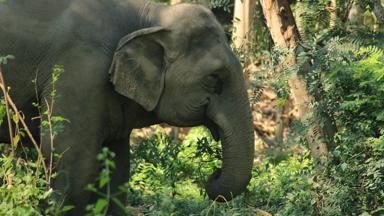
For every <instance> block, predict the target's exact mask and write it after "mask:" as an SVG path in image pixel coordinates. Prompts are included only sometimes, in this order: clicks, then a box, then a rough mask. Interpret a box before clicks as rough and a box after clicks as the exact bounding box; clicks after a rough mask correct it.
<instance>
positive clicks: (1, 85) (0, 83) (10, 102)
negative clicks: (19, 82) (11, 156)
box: [0, 67, 49, 181]
mask: <svg viewBox="0 0 384 216" xmlns="http://www.w3.org/2000/svg"><path fill="white" fill-rule="evenodd" d="M0 79H1V80H0V88H1V89H2V90H3V93H4V98H5V100H6V101H5V104H6V105H10V106H11V108H12V110H13V111H14V112H15V115H17V117H18V118H19V120H20V123H21V124H22V126H23V128H24V130H25V132H26V133H27V136H28V138H29V139H30V140H31V142H32V144H33V146H34V147H35V149H36V151H37V154H38V156H39V158H40V160H39V162H41V163H42V164H43V169H44V173H45V177H46V178H47V179H46V180H47V181H48V180H49V179H48V176H49V175H48V170H47V167H46V164H45V161H44V156H43V153H42V152H41V149H40V147H39V145H38V144H37V142H36V140H35V139H34V138H33V135H32V133H31V131H30V130H29V128H28V126H27V124H26V123H25V121H24V119H23V117H22V116H21V115H20V112H19V111H18V109H17V106H16V104H15V103H14V102H13V100H12V99H11V97H10V96H9V94H8V92H7V91H5V89H6V86H5V84H4V82H3V81H4V79H3V71H2V68H1V67H0ZM9 121H10V120H9ZM12 148H13V147H12Z"/></svg>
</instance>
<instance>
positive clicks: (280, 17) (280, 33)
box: [261, 0, 328, 162]
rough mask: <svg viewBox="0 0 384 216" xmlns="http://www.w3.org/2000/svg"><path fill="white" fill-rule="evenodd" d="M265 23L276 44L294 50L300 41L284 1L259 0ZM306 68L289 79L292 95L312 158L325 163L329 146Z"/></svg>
mask: <svg viewBox="0 0 384 216" xmlns="http://www.w3.org/2000/svg"><path fill="white" fill-rule="evenodd" d="M261 5H262V8H263V12H264V16H265V19H266V21H267V26H268V28H269V30H270V32H271V36H272V39H273V41H274V43H275V46H277V47H282V48H288V49H291V50H294V49H296V48H297V46H298V42H299V41H300V35H299V33H298V29H297V27H296V23H295V19H294V17H293V14H292V10H291V8H290V5H289V2H288V1H287V0H261ZM286 63H288V64H290V65H294V64H296V63H297V61H296V56H295V54H294V52H292V54H291V57H290V60H289V62H286ZM308 70H309V62H308V63H307V65H304V66H303V67H302V68H300V71H299V73H298V74H297V75H296V76H295V77H293V78H290V79H289V85H290V89H291V96H292V98H293V101H294V104H295V106H296V107H297V108H298V111H299V119H300V120H301V121H302V122H311V123H310V125H309V126H308V131H307V136H306V139H307V141H308V143H309V145H310V148H311V152H312V156H313V157H314V159H317V160H320V161H321V162H324V161H325V160H326V158H327V154H328V147H327V144H326V143H325V142H324V141H323V139H322V138H323V131H322V128H321V126H320V124H318V123H317V122H315V121H313V116H312V115H313V114H315V112H314V107H313V106H312V104H314V103H313V102H314V101H315V99H314V97H312V96H311V95H310V94H309V92H308V90H307V83H306V80H305V75H306V73H308Z"/></svg>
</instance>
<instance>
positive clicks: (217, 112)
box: [206, 90, 254, 201]
mask: <svg viewBox="0 0 384 216" xmlns="http://www.w3.org/2000/svg"><path fill="white" fill-rule="evenodd" d="M241 94H242V95H240V97H239V93H237V95H236V97H223V98H224V100H223V101H222V102H221V103H220V102H218V103H216V105H210V107H208V113H207V114H208V117H209V118H210V119H211V120H212V121H213V122H214V123H215V124H216V126H217V127H218V134H219V137H220V139H221V143H222V151H223V165H222V168H221V169H220V170H217V171H215V172H214V173H213V174H212V175H211V176H210V177H209V179H208V182H207V183H206V191H207V193H208V196H209V197H210V198H211V199H212V200H217V201H229V200H231V199H232V198H233V197H235V196H236V195H238V194H240V193H241V192H243V191H244V190H245V189H246V186H247V185H248V183H249V181H250V179H251V173H252V165H253V159H254V134H253V122H252V115H251V111H250V107H249V102H248V98H247V95H246V91H245V90H242V91H241ZM227 98H234V100H232V101H231V100H229V99H227ZM228 101H231V102H230V103H231V104H230V105H229V106H228Z"/></svg>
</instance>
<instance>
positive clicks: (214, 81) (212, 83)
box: [205, 74, 223, 94]
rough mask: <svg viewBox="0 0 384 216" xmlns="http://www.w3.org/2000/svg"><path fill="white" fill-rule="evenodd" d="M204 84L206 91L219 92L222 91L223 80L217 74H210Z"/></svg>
mask: <svg viewBox="0 0 384 216" xmlns="http://www.w3.org/2000/svg"><path fill="white" fill-rule="evenodd" d="M205 86H206V87H207V88H208V91H209V92H211V93H214V94H221V93H222V92H223V81H222V80H221V79H220V77H219V76H218V75H217V74H211V75H209V76H208V77H206V79H205Z"/></svg>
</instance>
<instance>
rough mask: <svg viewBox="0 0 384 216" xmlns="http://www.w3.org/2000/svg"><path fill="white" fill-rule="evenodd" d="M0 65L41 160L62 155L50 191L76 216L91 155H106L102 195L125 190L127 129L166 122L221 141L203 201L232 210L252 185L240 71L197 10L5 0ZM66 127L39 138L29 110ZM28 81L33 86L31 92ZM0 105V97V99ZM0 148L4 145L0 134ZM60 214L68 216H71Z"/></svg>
mask: <svg viewBox="0 0 384 216" xmlns="http://www.w3.org/2000/svg"><path fill="white" fill-rule="evenodd" d="M0 54H1V55H5V54H10V55H13V56H15V59H14V60H11V61H9V62H8V64H6V65H3V66H2V69H3V74H4V80H5V83H6V84H7V86H10V92H9V94H10V97H11V98H12V99H13V101H14V102H15V104H16V105H17V107H18V108H19V109H20V110H22V111H23V115H24V116H25V119H26V121H27V123H28V125H29V127H30V128H31V131H32V133H33V135H34V136H35V137H36V139H38V140H39V142H40V145H41V149H42V152H43V155H44V156H45V158H48V157H49V155H50V154H51V153H52V151H54V152H55V154H59V155H61V157H60V160H58V161H57V162H56V163H57V164H56V166H55V167H56V172H57V173H58V177H57V178H55V179H54V181H53V183H52V187H53V188H54V191H55V192H56V193H57V194H58V196H59V197H62V198H65V201H66V203H69V204H72V205H74V206H75V208H74V210H73V211H72V214H73V215H81V214H82V212H83V211H84V210H83V209H84V206H85V205H86V204H87V203H88V202H89V200H90V199H91V194H90V193H89V192H86V191H85V190H84V187H85V186H86V185H87V184H88V183H91V182H92V181H93V180H94V179H95V177H96V176H97V174H98V171H99V164H98V161H97V159H96V155H97V154H98V152H99V151H100V150H101V148H103V147H104V146H106V147H108V148H110V149H111V150H112V151H114V152H115V153H116V171H115V173H114V174H113V176H112V177H111V184H112V191H117V190H118V187H117V186H118V185H120V184H122V183H124V182H126V181H127V180H128V179H129V164H130V161H129V151H130V147H129V137H130V134H131V131H132V130H133V129H135V128H142V127H147V126H150V125H153V124H158V123H167V124H169V125H172V126H175V127H192V126H199V125H203V126H206V127H207V128H208V129H209V130H210V132H211V133H212V135H213V137H214V138H215V139H216V140H221V142H222V152H223V156H222V160H223V163H222V168H221V169H219V170H217V171H215V172H214V173H213V174H212V175H211V176H210V177H209V178H208V180H207V182H206V184H205V188H206V192H207V194H208V196H209V197H210V198H211V199H217V198H218V197H221V198H219V199H218V200H219V201H220V200H223V199H226V200H231V199H232V198H233V197H234V196H236V195H238V194H240V193H242V192H243V191H244V190H245V189H246V186H247V185H248V183H249V181H250V178H251V171H252V165H253V159H254V134H253V133H254V132H253V125H252V115H251V111H250V104H249V100H248V95H247V91H246V85H245V83H244V77H243V73H242V66H241V63H240V61H239V59H238V57H237V56H236V54H235V53H234V51H233V50H232V49H231V47H230V45H229V42H228V41H227V38H226V36H225V33H224V31H223V29H222V27H221V26H220V24H219V22H218V21H217V20H216V18H215V17H214V15H213V13H212V12H211V11H210V10H209V9H208V8H205V7H203V6H200V5H196V4H187V3H181V4H176V5H172V6H168V5H164V4H161V3H155V2H152V1H149V0H34V1H29V0H6V1H5V2H3V3H1V4H0ZM55 65H61V66H63V68H64V70H65V72H64V73H62V74H61V76H60V78H59V79H58V80H57V81H56V83H55V91H56V92H57V97H56V98H55V109H53V115H55V116H62V117H64V118H66V119H68V120H69V121H70V122H69V123H66V124H65V127H64V129H63V130H62V131H61V132H60V133H59V134H58V135H57V136H56V138H55V142H54V149H52V148H51V146H50V137H49V134H47V133H43V132H42V127H41V120H39V119H37V120H36V118H34V117H36V116H39V112H38V110H37V109H36V107H34V106H32V103H33V102H34V101H36V98H38V100H39V103H40V105H41V108H40V109H41V112H44V111H46V110H47V109H49V106H47V105H46V101H51V100H52V97H51V94H50V92H51V91H52V85H51V81H50V80H51V75H52V68H53V67H54V66H55ZM32 80H35V82H34V83H33V82H32ZM0 96H1V95H0ZM0 132H1V133H0V142H9V138H8V136H7V135H8V133H7V128H6V124H3V125H2V128H1V131H0ZM69 214H70V213H69Z"/></svg>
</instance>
